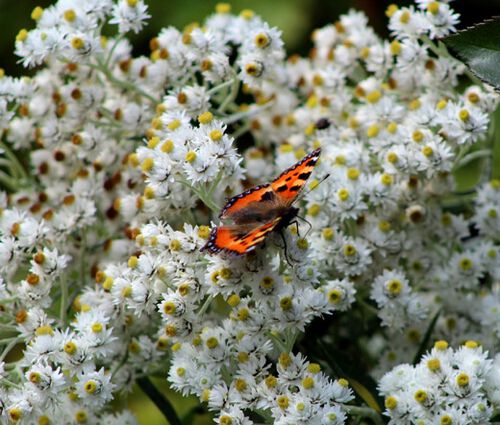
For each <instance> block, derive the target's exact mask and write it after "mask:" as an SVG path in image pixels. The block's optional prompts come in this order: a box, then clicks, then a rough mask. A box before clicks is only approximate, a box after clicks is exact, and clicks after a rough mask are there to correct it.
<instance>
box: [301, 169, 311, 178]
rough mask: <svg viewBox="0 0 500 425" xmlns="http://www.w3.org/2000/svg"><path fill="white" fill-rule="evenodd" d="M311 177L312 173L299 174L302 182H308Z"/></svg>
mask: <svg viewBox="0 0 500 425" xmlns="http://www.w3.org/2000/svg"><path fill="white" fill-rule="evenodd" d="M310 175H311V172H310V171H308V172H307V173H302V174H299V179H301V180H307V179H308V178H309V176H310Z"/></svg>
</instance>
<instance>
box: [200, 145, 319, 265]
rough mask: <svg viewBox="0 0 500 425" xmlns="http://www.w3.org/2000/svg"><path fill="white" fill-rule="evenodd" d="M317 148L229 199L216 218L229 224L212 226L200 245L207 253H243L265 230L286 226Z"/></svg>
mask: <svg viewBox="0 0 500 425" xmlns="http://www.w3.org/2000/svg"><path fill="white" fill-rule="evenodd" d="M320 153H321V150H320V149H316V150H315V151H313V152H311V153H310V154H308V155H306V156H305V157H304V158H303V159H301V160H300V161H299V162H297V163H296V164H294V165H293V166H291V167H290V168H288V169H287V170H285V171H284V172H283V173H281V174H280V175H279V176H278V177H277V178H276V179H274V180H273V181H272V182H271V183H266V184H262V185H258V186H254V187H252V188H250V189H248V190H246V191H245V192H243V193H240V194H239V195H236V196H234V197H232V198H231V199H229V200H228V201H227V203H226V205H225V206H224V208H223V209H222V211H221V213H220V215H219V217H220V218H221V219H223V220H232V222H233V224H231V225H225V226H219V227H214V228H213V229H212V231H211V233H210V237H209V239H208V242H207V243H206V244H205V245H204V246H203V247H202V248H201V250H202V251H204V250H207V251H208V252H209V253H211V254H216V253H221V252H223V253H226V254H230V255H243V254H246V253H248V252H250V251H253V250H254V249H255V248H256V247H257V246H258V245H259V244H260V243H262V242H263V241H264V240H265V238H266V237H267V236H268V235H269V233H271V232H273V231H280V230H282V229H284V228H286V227H287V226H288V225H289V224H290V223H292V222H293V221H294V219H295V217H297V214H298V212H299V209H298V208H297V207H294V206H293V202H294V201H295V200H296V199H297V196H298V194H299V193H300V191H301V190H302V188H303V187H304V185H305V183H306V181H307V179H308V178H309V176H310V175H311V173H312V170H313V169H314V167H315V165H316V162H317V161H318V158H319V155H320Z"/></svg>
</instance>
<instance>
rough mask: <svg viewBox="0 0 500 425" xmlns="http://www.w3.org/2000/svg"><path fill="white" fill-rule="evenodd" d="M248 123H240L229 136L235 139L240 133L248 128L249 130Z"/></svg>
mask: <svg viewBox="0 0 500 425" xmlns="http://www.w3.org/2000/svg"><path fill="white" fill-rule="evenodd" d="M250 127H251V125H250V123H249V122H246V123H244V124H243V125H241V126H240V127H239V128H238V129H237V130H236V131H235V132H234V133H232V134H231V137H232V138H233V139H234V140H236V139H238V137H240V136H241V135H243V134H245V133H246V132H247V131H248V130H250Z"/></svg>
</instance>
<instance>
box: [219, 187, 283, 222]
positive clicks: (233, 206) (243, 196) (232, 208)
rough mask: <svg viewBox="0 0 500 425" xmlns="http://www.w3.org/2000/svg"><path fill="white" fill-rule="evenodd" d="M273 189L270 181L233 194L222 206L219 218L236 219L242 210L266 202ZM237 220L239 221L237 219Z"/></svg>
mask: <svg viewBox="0 0 500 425" xmlns="http://www.w3.org/2000/svg"><path fill="white" fill-rule="evenodd" d="M272 191H273V189H272V187H271V185H270V184H269V183H266V184H261V185H259V186H254V187H252V188H250V189H248V190H245V191H244V192H242V193H240V194H239V195H236V196H233V197H232V198H231V199H229V200H228V201H227V203H226V205H225V206H224V208H222V211H221V212H220V214H219V218H221V219H227V218H231V219H235V217H237V216H238V213H240V212H241V211H242V210H244V209H248V208H249V207H250V208H251V207H253V206H256V205H257V204H259V203H261V202H266V199H267V198H268V197H269V196H272ZM252 204H253V205H252ZM251 221H256V220H251ZM236 222H238V221H237V220H236Z"/></svg>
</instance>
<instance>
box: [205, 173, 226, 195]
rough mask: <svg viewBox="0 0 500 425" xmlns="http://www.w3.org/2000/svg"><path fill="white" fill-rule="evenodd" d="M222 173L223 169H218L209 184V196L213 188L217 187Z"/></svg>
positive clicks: (212, 192)
mask: <svg viewBox="0 0 500 425" xmlns="http://www.w3.org/2000/svg"><path fill="white" fill-rule="evenodd" d="M223 175H224V171H222V170H219V172H218V173H217V176H216V177H215V180H214V181H213V182H212V183H211V184H210V188H209V189H208V195H209V196H210V197H211V196H212V195H213V194H214V192H215V189H217V186H219V183H220V181H221V179H222V176H223Z"/></svg>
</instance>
